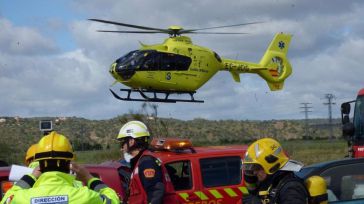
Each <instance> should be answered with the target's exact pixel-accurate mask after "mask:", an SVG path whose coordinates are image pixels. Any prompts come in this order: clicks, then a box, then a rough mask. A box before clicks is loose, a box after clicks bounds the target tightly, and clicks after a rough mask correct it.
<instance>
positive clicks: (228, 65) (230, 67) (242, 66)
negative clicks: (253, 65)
mask: <svg viewBox="0 0 364 204" xmlns="http://www.w3.org/2000/svg"><path fill="white" fill-rule="evenodd" d="M224 69H225V70H227V71H231V70H236V71H241V72H248V71H250V68H249V67H248V65H246V64H238V65H236V64H233V63H225V64H224Z"/></svg>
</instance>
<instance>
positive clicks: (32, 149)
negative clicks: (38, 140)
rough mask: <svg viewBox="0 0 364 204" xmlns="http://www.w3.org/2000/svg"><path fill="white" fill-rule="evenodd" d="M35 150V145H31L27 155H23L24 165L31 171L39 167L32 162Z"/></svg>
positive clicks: (36, 163)
mask: <svg viewBox="0 0 364 204" xmlns="http://www.w3.org/2000/svg"><path fill="white" fill-rule="evenodd" d="M36 149H37V144H33V145H32V146H30V147H29V148H28V150H27V153H26V154H25V159H24V164H25V165H26V166H27V167H29V168H32V169H34V168H35V167H37V166H39V163H38V162H36V161H34V155H35V151H36Z"/></svg>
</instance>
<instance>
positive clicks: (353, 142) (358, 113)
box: [341, 88, 364, 158]
mask: <svg viewBox="0 0 364 204" xmlns="http://www.w3.org/2000/svg"><path fill="white" fill-rule="evenodd" d="M351 103H355V108H354V113H353V120H352V121H351V120H350V109H351V106H350V104H351ZM341 120H342V124H343V126H342V130H343V136H344V138H345V139H347V141H348V147H349V149H348V152H349V157H354V158H358V157H364V88H363V89H361V90H360V91H359V93H358V96H357V98H356V100H353V101H348V102H345V103H342V104H341Z"/></svg>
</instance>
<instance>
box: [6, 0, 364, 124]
mask: <svg viewBox="0 0 364 204" xmlns="http://www.w3.org/2000/svg"><path fill="white" fill-rule="evenodd" d="M363 10H364V2H363V1H340V0H327V1H323V0H315V1H314V0H309V1H298V0H260V1H256V0H245V1H235V0H226V1H221V0H199V1H190V0H186V1H180V0H178V1H177V0H169V1H162V0H134V1H126V0H72V1H71V0H54V1H44V0H32V1H26V0H2V1H0V28H1V29H0V96H1V99H0V116H21V117H35V116H77V117H84V118H88V119H108V118H112V117H115V116H117V115H121V114H124V113H129V112H130V111H134V112H135V111H138V110H139V109H140V107H141V103H140V102H126V101H119V100H116V99H115V98H113V96H112V95H111V94H110V92H109V90H108V89H109V88H110V86H111V84H112V83H113V82H114V80H113V78H112V77H111V76H110V75H109V73H108V69H109V65H110V64H111V63H112V62H113V61H114V60H115V59H116V58H118V57H120V56H121V55H124V54H125V53H127V52H129V51H131V50H134V49H137V48H139V47H140V45H139V42H138V41H141V42H143V43H145V44H156V43H161V42H162V41H163V39H164V38H166V37H167V36H165V35H162V34H153V35H152V34H151V35H132V34H121V35H118V34H110V33H98V32H96V30H99V29H111V30H116V29H118V28H117V27H115V26H112V25H103V24H100V23H95V22H91V21H88V20H87V19H88V18H100V19H107V20H113V21H119V22H124V23H129V24H138V25H143V26H150V27H160V28H167V27H168V26H170V25H180V26H182V27H184V28H199V27H211V26H220V25H230V24H238V23H246V22H252V21H264V22H265V23H263V24H258V25H250V26H245V27H239V28H230V29H226V30H225V29H224V30H217V31H230V32H248V33H250V34H248V35H243V36H229V35H224V36H213V35H207V36H199V35H193V36H191V37H192V40H193V42H194V43H195V44H198V45H201V46H205V47H209V48H210V49H212V50H214V51H216V52H217V53H219V55H221V56H223V57H229V58H233V59H240V60H245V61H252V62H259V60H260V58H261V57H262V55H263V53H264V51H265V49H266V47H267V46H268V44H269V42H270V41H271V40H272V38H273V36H274V34H275V33H277V32H286V33H291V34H292V35H293V38H292V42H291V45H290V49H289V53H288V57H289V59H290V62H291V64H292V67H293V74H292V75H291V76H290V77H289V78H288V79H287V80H286V83H285V88H284V90H282V91H278V92H271V91H269V88H268V86H267V85H266V83H265V82H264V81H263V80H261V79H260V78H259V77H258V76H255V75H250V74H243V75H241V83H236V82H234V80H233V79H232V77H231V75H230V74H229V73H227V72H219V73H217V74H216V75H215V76H214V77H213V78H212V79H211V80H210V81H208V82H207V83H206V84H205V85H204V86H203V87H202V88H200V89H199V90H198V92H197V94H196V95H195V98H196V99H202V100H205V103H203V104H194V103H177V104H163V103H159V104H158V113H159V116H161V117H173V118H178V119H184V120H189V119H193V118H197V117H199V118H206V119H214V120H215V119H216V120H218V119H239V120H240V119H242V120H245V119H252V120H270V119H301V118H304V114H303V113H301V112H300V111H302V109H300V107H301V106H302V105H301V104H300V103H303V102H308V103H312V104H311V106H312V107H313V108H312V109H311V110H312V112H311V113H310V114H309V117H310V118H324V117H327V115H328V108H327V106H325V105H324V104H323V103H325V102H326V100H325V94H328V93H331V94H334V95H335V99H334V101H335V102H336V104H335V105H334V106H333V116H334V117H340V113H339V107H340V104H341V103H342V102H344V101H347V100H351V99H353V98H354V97H355V95H356V94H357V92H358V90H359V89H360V88H363V87H364V83H363V82H364V67H363V64H364V57H363V53H364V21H363V19H364V13H363V12H362V11H363ZM112 88H113V89H115V90H116V89H118V88H126V87H125V86H123V85H121V84H117V85H115V86H113V87H112Z"/></svg>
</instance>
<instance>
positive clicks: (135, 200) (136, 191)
mask: <svg viewBox="0 0 364 204" xmlns="http://www.w3.org/2000/svg"><path fill="white" fill-rule="evenodd" d="M146 155H151V152H150V151H149V150H145V151H144V153H143V154H142V156H141V157H140V158H142V157H143V156H146ZM151 156H152V155H151ZM152 157H154V156H152ZM140 158H139V160H138V162H137V164H136V165H135V168H134V170H133V173H132V174H131V179H130V184H129V198H128V203H131V204H147V202H148V199H147V194H146V192H145V191H144V188H143V185H142V182H141V181H140V178H139V168H138V166H139V161H140ZM154 158H155V157H154ZM161 169H162V175H163V176H162V178H163V184H164V196H163V203H168V204H177V203H179V202H178V199H177V195H176V192H175V190H174V187H173V184H172V182H171V179H170V177H169V175H168V173H167V169H166V168H165V167H164V166H163V165H161Z"/></svg>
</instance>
